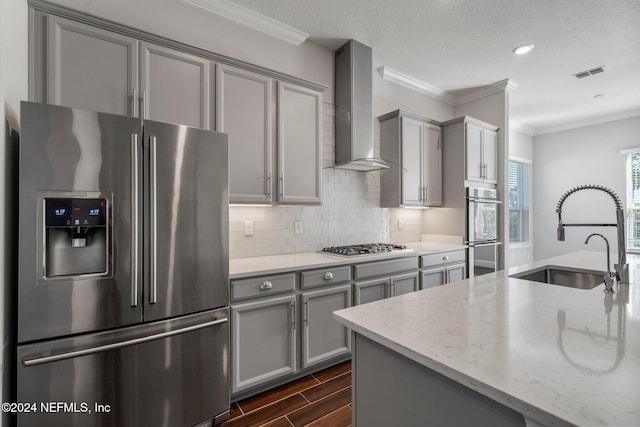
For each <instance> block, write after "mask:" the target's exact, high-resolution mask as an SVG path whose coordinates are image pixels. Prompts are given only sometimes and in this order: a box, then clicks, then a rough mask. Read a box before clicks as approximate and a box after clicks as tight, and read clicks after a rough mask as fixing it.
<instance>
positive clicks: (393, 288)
mask: <svg viewBox="0 0 640 427" xmlns="http://www.w3.org/2000/svg"><path fill="white" fill-rule="evenodd" d="M395 294H396V282H395V281H393V280H392V281H391V284H390V288H389V296H390V297H392V296H394V295H395Z"/></svg>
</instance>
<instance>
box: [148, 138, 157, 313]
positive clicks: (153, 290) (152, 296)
mask: <svg viewBox="0 0 640 427" xmlns="http://www.w3.org/2000/svg"><path fill="white" fill-rule="evenodd" d="M149 149H150V156H151V161H150V162H149V163H150V166H149V174H150V183H151V191H150V193H151V194H150V197H151V200H150V204H151V208H150V209H149V211H150V212H149V215H150V220H151V224H150V226H151V233H150V234H151V236H150V237H151V254H150V255H151V256H150V261H149V262H150V263H151V266H150V267H151V268H150V269H149V270H150V271H149V273H150V274H149V276H150V277H149V280H150V284H149V286H150V291H149V304H155V303H156V302H157V301H158V287H157V283H156V265H157V264H156V261H157V256H158V245H157V237H158V235H157V214H156V209H157V206H156V200H157V195H158V193H157V190H158V187H157V179H156V178H157V177H156V173H157V158H156V154H157V153H156V149H157V140H156V137H155V136H154V135H151V136H150V137H149Z"/></svg>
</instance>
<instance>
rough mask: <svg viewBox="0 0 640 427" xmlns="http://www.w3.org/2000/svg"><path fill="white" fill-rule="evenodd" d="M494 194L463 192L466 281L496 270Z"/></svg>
mask: <svg viewBox="0 0 640 427" xmlns="http://www.w3.org/2000/svg"><path fill="white" fill-rule="evenodd" d="M500 204H501V202H500V200H498V190H496V189H494V188H478V187H468V188H467V241H466V243H467V245H468V246H469V256H468V257H467V260H468V264H469V265H468V269H467V271H468V272H469V277H474V276H479V275H482V274H487V273H492V272H494V271H497V270H498V248H499V246H500V244H501V243H500V242H499V241H498V213H499V209H500Z"/></svg>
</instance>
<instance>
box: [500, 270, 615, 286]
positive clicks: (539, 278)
mask: <svg viewBox="0 0 640 427" xmlns="http://www.w3.org/2000/svg"><path fill="white" fill-rule="evenodd" d="M509 277H514V278H516V279H522V280H531V281H533V282H541V283H549V284H551V285H560V286H568V287H570V288H576V289H593V288H595V287H596V286H598V285H600V284H602V283H603V282H604V271H597V270H583V269H579V268H571V267H558V266H554V265H545V266H543V267H538V268H535V269H533V270H527V271H522V272H520V273H515V274H511V275H510V276H509Z"/></svg>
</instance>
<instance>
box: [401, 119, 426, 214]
mask: <svg viewBox="0 0 640 427" xmlns="http://www.w3.org/2000/svg"><path fill="white" fill-rule="evenodd" d="M401 132H402V148H401V150H402V153H401V155H402V161H401V164H402V171H401V174H402V204H403V205H405V206H422V205H423V198H424V192H423V188H422V153H423V148H422V122H420V121H418V120H413V119H410V118H407V117H402V122H401Z"/></svg>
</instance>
